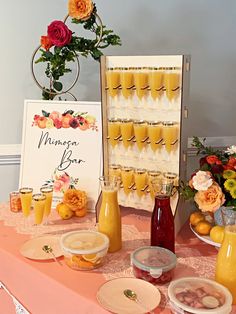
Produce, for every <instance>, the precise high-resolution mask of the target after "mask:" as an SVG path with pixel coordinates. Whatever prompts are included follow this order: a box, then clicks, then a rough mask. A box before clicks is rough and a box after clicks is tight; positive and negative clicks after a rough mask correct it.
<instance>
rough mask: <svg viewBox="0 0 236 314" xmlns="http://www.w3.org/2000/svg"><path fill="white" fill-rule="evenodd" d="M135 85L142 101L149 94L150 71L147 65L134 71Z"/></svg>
mask: <svg viewBox="0 0 236 314" xmlns="http://www.w3.org/2000/svg"><path fill="white" fill-rule="evenodd" d="M134 85H135V87H136V94H137V96H138V98H139V100H140V101H141V100H142V98H143V97H144V96H145V95H146V94H147V89H148V72H147V68H146V67H142V68H137V69H136V71H135V72H134Z"/></svg>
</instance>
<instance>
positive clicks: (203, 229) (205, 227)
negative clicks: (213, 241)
mask: <svg viewBox="0 0 236 314" xmlns="http://www.w3.org/2000/svg"><path fill="white" fill-rule="evenodd" d="M211 228H212V225H211V224H210V223H209V222H208V221H199V223H198V224H197V225H196V226H195V228H194V230H195V231H196V232H197V233H198V234H200V235H208V234H209V233H210V231H211Z"/></svg>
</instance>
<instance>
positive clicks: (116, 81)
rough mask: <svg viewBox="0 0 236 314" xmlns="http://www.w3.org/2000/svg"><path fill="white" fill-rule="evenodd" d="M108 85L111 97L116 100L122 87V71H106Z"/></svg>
mask: <svg viewBox="0 0 236 314" xmlns="http://www.w3.org/2000/svg"><path fill="white" fill-rule="evenodd" d="M106 83H107V85H106V86H107V87H106V88H107V89H108V92H109V95H110V96H111V97H112V98H115V97H116V96H117V95H118V91H119V87H120V69H119V68H108V69H107V71H106Z"/></svg>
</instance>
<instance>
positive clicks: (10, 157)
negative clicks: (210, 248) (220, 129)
mask: <svg viewBox="0 0 236 314" xmlns="http://www.w3.org/2000/svg"><path fill="white" fill-rule="evenodd" d="M200 139H203V138H200ZM192 141H193V138H192V137H189V138H188V156H189V157H191V156H194V155H196V153H195V152H196V149H194V148H192V147H191V143H192ZM235 144H236V136H222V137H206V145H208V146H212V147H219V148H226V147H229V146H231V145H235ZM20 160H21V144H4V145H0V166H1V165H19V164H20Z"/></svg>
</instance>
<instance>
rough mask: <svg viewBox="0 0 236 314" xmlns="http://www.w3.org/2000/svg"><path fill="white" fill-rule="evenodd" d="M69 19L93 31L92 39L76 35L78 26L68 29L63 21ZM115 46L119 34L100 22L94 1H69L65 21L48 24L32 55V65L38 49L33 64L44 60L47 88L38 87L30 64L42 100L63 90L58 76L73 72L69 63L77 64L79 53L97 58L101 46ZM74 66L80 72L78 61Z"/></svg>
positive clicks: (117, 43) (52, 97)
mask: <svg viewBox="0 0 236 314" xmlns="http://www.w3.org/2000/svg"><path fill="white" fill-rule="evenodd" d="M69 19H70V20H71V23H72V24H76V25H77V26H82V27H83V28H84V30H86V31H87V32H90V33H92V34H93V37H94V38H91V36H90V35H89V34H88V35H89V36H88V38H87V37H82V36H78V35H77V34H76V33H78V34H79V33H80V29H79V28H78V32H76V33H75V32H73V31H72V30H71V29H70V27H71V26H70V25H69V26H68V25H67V24H66V23H67V21H68V20H69ZM116 45H121V40H120V37H119V36H118V35H116V34H115V33H114V32H113V30H110V29H106V26H105V25H103V23H102V21H101V19H100V17H99V16H98V14H97V8H96V5H95V3H93V2H92V1H91V0H68V13H67V15H66V17H65V19H64V21H60V20H55V21H52V22H51V23H50V24H49V25H48V27H47V34H44V35H42V36H41V40H40V47H38V48H37V49H36V50H35V52H34V54H33V58H32V64H33V63H34V62H33V60H34V57H35V55H36V53H37V52H38V51H39V53H40V56H39V58H38V59H37V60H36V61H35V64H37V63H41V62H45V63H46V69H45V75H46V77H47V79H48V80H49V82H48V87H45V86H44V87H43V86H41V84H40V83H39V82H38V81H37V79H36V77H35V75H34V70H33V66H32V72H33V77H34V79H35V81H36V83H37V85H38V86H39V87H40V88H41V89H42V90H43V92H42V96H43V99H45V100H52V99H54V97H55V96H56V95H57V94H63V93H65V90H64V91H63V84H62V82H61V77H62V76H63V75H66V74H67V73H70V72H72V70H71V68H70V67H69V65H68V63H70V62H77V63H78V62H79V61H78V56H79V55H81V56H84V57H87V56H89V55H90V56H91V57H92V58H93V59H95V60H97V61H98V60H99V59H100V56H101V55H102V54H103V53H102V49H104V48H106V47H108V46H116ZM77 66H78V69H77V71H78V72H79V64H78V65H77ZM77 75H78V73H77ZM77 78H78V76H77ZM77 78H76V80H75V82H76V81H77ZM73 86H74V84H72V86H71V87H70V88H69V89H66V91H67V92H68V91H69V90H70V89H71V88H72V87H73Z"/></svg>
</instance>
